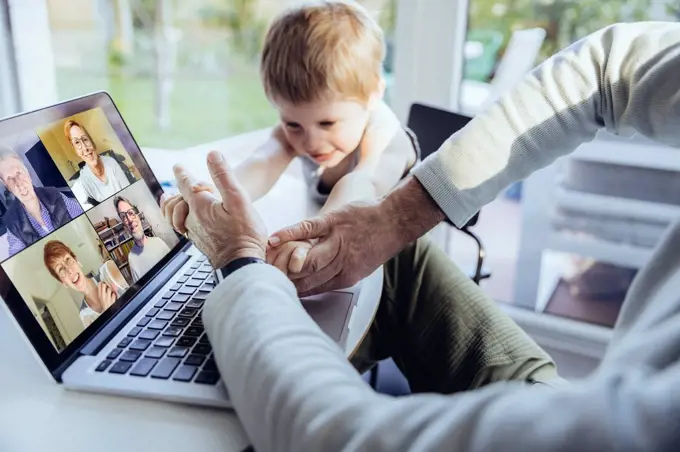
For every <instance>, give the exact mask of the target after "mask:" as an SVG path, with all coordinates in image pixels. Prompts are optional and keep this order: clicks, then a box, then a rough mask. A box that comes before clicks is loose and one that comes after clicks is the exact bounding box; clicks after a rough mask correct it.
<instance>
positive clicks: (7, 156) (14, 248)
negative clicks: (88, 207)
mask: <svg viewBox="0 0 680 452" xmlns="http://www.w3.org/2000/svg"><path fill="white" fill-rule="evenodd" d="M0 180H2V183H3V184H4V185H5V187H7V190H9V192H10V193H11V194H12V195H13V196H12V197H11V198H10V199H8V202H7V213H6V214H5V217H4V218H3V221H4V222H5V226H7V244H8V245H9V256H13V255H14V254H16V253H18V252H19V251H21V250H23V249H24V248H26V247H27V246H29V245H31V244H32V243H34V242H36V241H38V240H40V239H41V238H42V237H45V236H46V235H47V234H49V233H51V232H52V231H54V230H56V229H59V228H60V227H62V226H63V225H65V224H66V223H68V222H69V221H71V220H72V219H74V218H76V217H77V216H78V215H80V214H82V213H83V209H82V208H81V207H80V205H79V204H78V203H77V202H76V201H75V200H74V199H71V198H69V197H68V196H66V195H64V193H62V192H61V191H60V190H59V189H57V188H54V187H36V186H35V185H34V183H33V179H31V174H30V173H29V171H28V168H27V167H26V164H25V163H24V161H23V159H22V158H21V157H19V154H17V153H16V152H14V151H13V150H11V149H9V148H6V147H3V146H0Z"/></svg>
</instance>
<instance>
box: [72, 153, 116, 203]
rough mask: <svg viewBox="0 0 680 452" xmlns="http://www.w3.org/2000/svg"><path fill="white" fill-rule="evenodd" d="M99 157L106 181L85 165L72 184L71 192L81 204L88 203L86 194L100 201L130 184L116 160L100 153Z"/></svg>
mask: <svg viewBox="0 0 680 452" xmlns="http://www.w3.org/2000/svg"><path fill="white" fill-rule="evenodd" d="M99 158H100V159H101V160H102V164H103V165H104V174H105V175H106V182H102V181H101V180H99V178H98V177H97V176H95V175H94V173H93V172H92V169H90V167H89V166H88V165H85V166H83V168H82V169H81V170H80V177H78V180H77V181H76V183H75V184H74V186H73V193H74V194H75V195H76V198H78V201H79V202H80V203H81V204H83V205H88V203H87V197H88V196H89V197H90V198H92V199H94V200H95V201H97V202H102V201H104V200H105V199H107V198H110V197H111V196H113V195H115V194H116V193H118V192H119V191H121V190H122V189H124V188H125V187H127V186H128V185H130V182H129V181H128V178H127V176H126V175H125V173H124V172H123V170H122V169H121V167H120V164H119V163H118V162H117V161H116V160H114V159H112V158H111V157H107V156H105V155H101V156H99Z"/></svg>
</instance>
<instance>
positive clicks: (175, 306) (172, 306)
mask: <svg viewBox="0 0 680 452" xmlns="http://www.w3.org/2000/svg"><path fill="white" fill-rule="evenodd" d="M183 307H184V306H182V303H175V302H174V301H171V302H170V303H168V304H166V305H165V310H166V311H172V312H177V311H179V310H180V309H182V308H183Z"/></svg>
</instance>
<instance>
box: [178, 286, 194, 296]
mask: <svg viewBox="0 0 680 452" xmlns="http://www.w3.org/2000/svg"><path fill="white" fill-rule="evenodd" d="M194 292H196V288H195V287H187V286H184V287H182V288H181V289H180V290H179V292H178V293H181V294H184V295H191V294H193V293H194Z"/></svg>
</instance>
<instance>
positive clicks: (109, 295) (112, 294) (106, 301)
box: [97, 281, 118, 310]
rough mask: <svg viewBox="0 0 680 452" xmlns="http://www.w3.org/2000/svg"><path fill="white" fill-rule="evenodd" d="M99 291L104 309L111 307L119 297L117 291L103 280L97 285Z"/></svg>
mask: <svg viewBox="0 0 680 452" xmlns="http://www.w3.org/2000/svg"><path fill="white" fill-rule="evenodd" d="M97 293H98V294H99V300H100V301H101V303H102V307H103V308H104V310H106V309H109V308H110V307H111V305H112V304H113V303H115V302H116V299H117V298H118V295H116V291H115V290H113V288H112V287H111V286H109V285H108V284H107V283H105V282H103V281H102V282H100V283H99V284H98V285H97Z"/></svg>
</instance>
